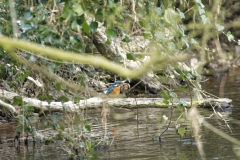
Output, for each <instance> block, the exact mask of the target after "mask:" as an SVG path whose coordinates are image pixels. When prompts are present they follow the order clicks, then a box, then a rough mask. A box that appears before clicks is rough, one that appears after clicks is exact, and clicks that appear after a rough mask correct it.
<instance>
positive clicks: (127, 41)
mask: <svg viewBox="0 0 240 160" xmlns="http://www.w3.org/2000/svg"><path fill="white" fill-rule="evenodd" d="M122 41H123V42H126V43H129V42H131V40H130V39H129V37H128V36H125V37H124V38H123V40H122Z"/></svg>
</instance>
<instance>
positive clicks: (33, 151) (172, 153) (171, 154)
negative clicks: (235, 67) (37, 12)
mask: <svg viewBox="0 0 240 160" xmlns="http://www.w3.org/2000/svg"><path fill="white" fill-rule="evenodd" d="M202 85H203V86H202V87H203V89H206V90H207V91H208V92H210V93H212V94H215V95H217V96H219V97H227V98H230V99H232V100H233V105H234V107H233V108H232V110H230V111H228V112H223V113H222V114H223V115H224V118H226V119H227V120H229V121H228V123H229V125H230V127H231V128H232V130H233V133H231V132H230V130H229V129H227V128H226V127H225V125H224V123H223V122H222V121H221V120H219V119H218V118H217V116H214V115H213V116H212V117H211V118H209V119H208V122H209V123H211V124H213V125H214V126H215V127H217V128H218V129H220V130H222V131H224V132H225V133H227V134H229V135H231V136H233V137H234V138H237V139H238V140H240V134H239V133H240V107H239V105H240V99H239V93H240V74H239V73H236V72H231V73H229V74H228V75H225V76H223V77H219V78H213V77H209V80H208V81H207V82H205V83H204V84H202ZM94 112H96V111H94ZM114 112H116V113H118V114H124V113H127V115H128V116H127V118H125V119H123V120H116V119H113V118H110V119H109V120H108V122H109V124H108V131H111V137H110V138H111V139H112V138H114V142H113V144H112V146H111V147H110V148H109V149H98V150H97V153H98V158H99V159H116V160H117V159H131V160H137V159H149V160H150V159H151V160H152V159H161V160H165V159H166V160H169V159H183V160H186V159H189V160H192V159H201V157H200V155H199V153H198V150H197V147H196V142H195V140H194V138H193V137H192V135H191V130H189V129H188V131H187V133H186V134H185V135H184V137H183V138H181V137H180V136H179V135H178V134H176V129H175V126H174V121H175V120H177V117H173V118H172V119H173V123H171V125H170V128H169V129H168V130H167V131H166V132H165V133H164V135H162V141H161V142H159V141H157V140H156V139H157V138H158V136H159V134H160V133H161V132H163V131H164V129H165V128H166V126H167V124H168V123H166V124H164V125H160V124H159V123H158V122H157V121H156V118H157V117H158V116H159V115H166V116H167V117H169V116H170V109H157V108H148V109H146V108H145V109H131V110H128V109H111V115H112V117H114ZM199 112H200V113H201V114H202V115H204V116H205V117H209V116H210V115H211V114H212V111H211V110H208V109H199ZM136 113H138V116H136ZM177 113H178V111H177V110H175V109H174V110H173V115H176V114H177ZM95 115H98V116H99V115H100V111H98V113H95ZM99 119H101V118H100V117H99ZM6 125H9V124H4V125H3V124H1V125H0V130H1V132H0V136H1V139H2V141H3V142H6V140H7V139H11V138H12V139H13V137H14V131H15V128H14V125H12V124H10V125H9V126H6ZM184 125H185V126H188V124H186V123H185V124H184ZM92 130H93V131H94V132H97V131H99V130H102V132H103V128H101V127H99V124H96V125H95V126H93V128H92ZM9 133H13V134H12V135H11V134H9ZM202 133H203V134H202V136H201V142H199V143H201V144H202V145H203V149H204V152H205V154H206V158H207V159H227V160H228V159H232V160H234V159H238V158H237V156H236V154H237V153H238V154H239V152H240V146H236V145H233V144H232V143H230V142H228V141H227V140H225V139H223V138H222V137H220V136H218V135H216V134H214V133H213V132H211V131H210V130H208V129H207V128H205V127H202ZM152 139H154V140H152ZM60 146H61V145H59V144H54V145H48V146H47V145H42V144H41V145H40V144H36V145H33V144H32V143H31V142H30V145H29V147H26V146H24V145H23V144H22V143H21V145H20V146H18V147H16V148H14V147H13V144H12V143H3V144H0V159H3V160H5V159H31V160H40V159H41V160H42V159H51V160H61V159H64V160H65V159H67V154H66V152H64V151H63V150H62V149H61V147H60Z"/></svg>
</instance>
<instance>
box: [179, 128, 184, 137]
mask: <svg viewBox="0 0 240 160" xmlns="http://www.w3.org/2000/svg"><path fill="white" fill-rule="evenodd" d="M177 133H178V134H179V135H180V136H181V137H183V136H184V134H185V133H186V129H185V128H178V130H177Z"/></svg>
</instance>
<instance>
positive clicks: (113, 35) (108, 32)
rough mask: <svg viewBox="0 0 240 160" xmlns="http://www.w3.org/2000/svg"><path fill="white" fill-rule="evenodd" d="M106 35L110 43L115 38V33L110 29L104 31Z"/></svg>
mask: <svg viewBox="0 0 240 160" xmlns="http://www.w3.org/2000/svg"><path fill="white" fill-rule="evenodd" d="M106 35H107V38H108V40H109V41H110V42H111V41H113V40H115V39H116V38H117V33H116V32H115V31H114V30H112V29H106Z"/></svg>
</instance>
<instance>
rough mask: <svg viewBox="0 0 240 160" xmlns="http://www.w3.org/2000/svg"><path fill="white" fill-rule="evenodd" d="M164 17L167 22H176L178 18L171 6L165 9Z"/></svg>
mask: <svg viewBox="0 0 240 160" xmlns="http://www.w3.org/2000/svg"><path fill="white" fill-rule="evenodd" d="M164 19H165V21H166V22H168V23H170V24H176V23H177V22H179V20H180V19H179V15H178V14H177V12H176V11H174V10H173V9H172V8H168V9H166V10H165V12H164Z"/></svg>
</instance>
